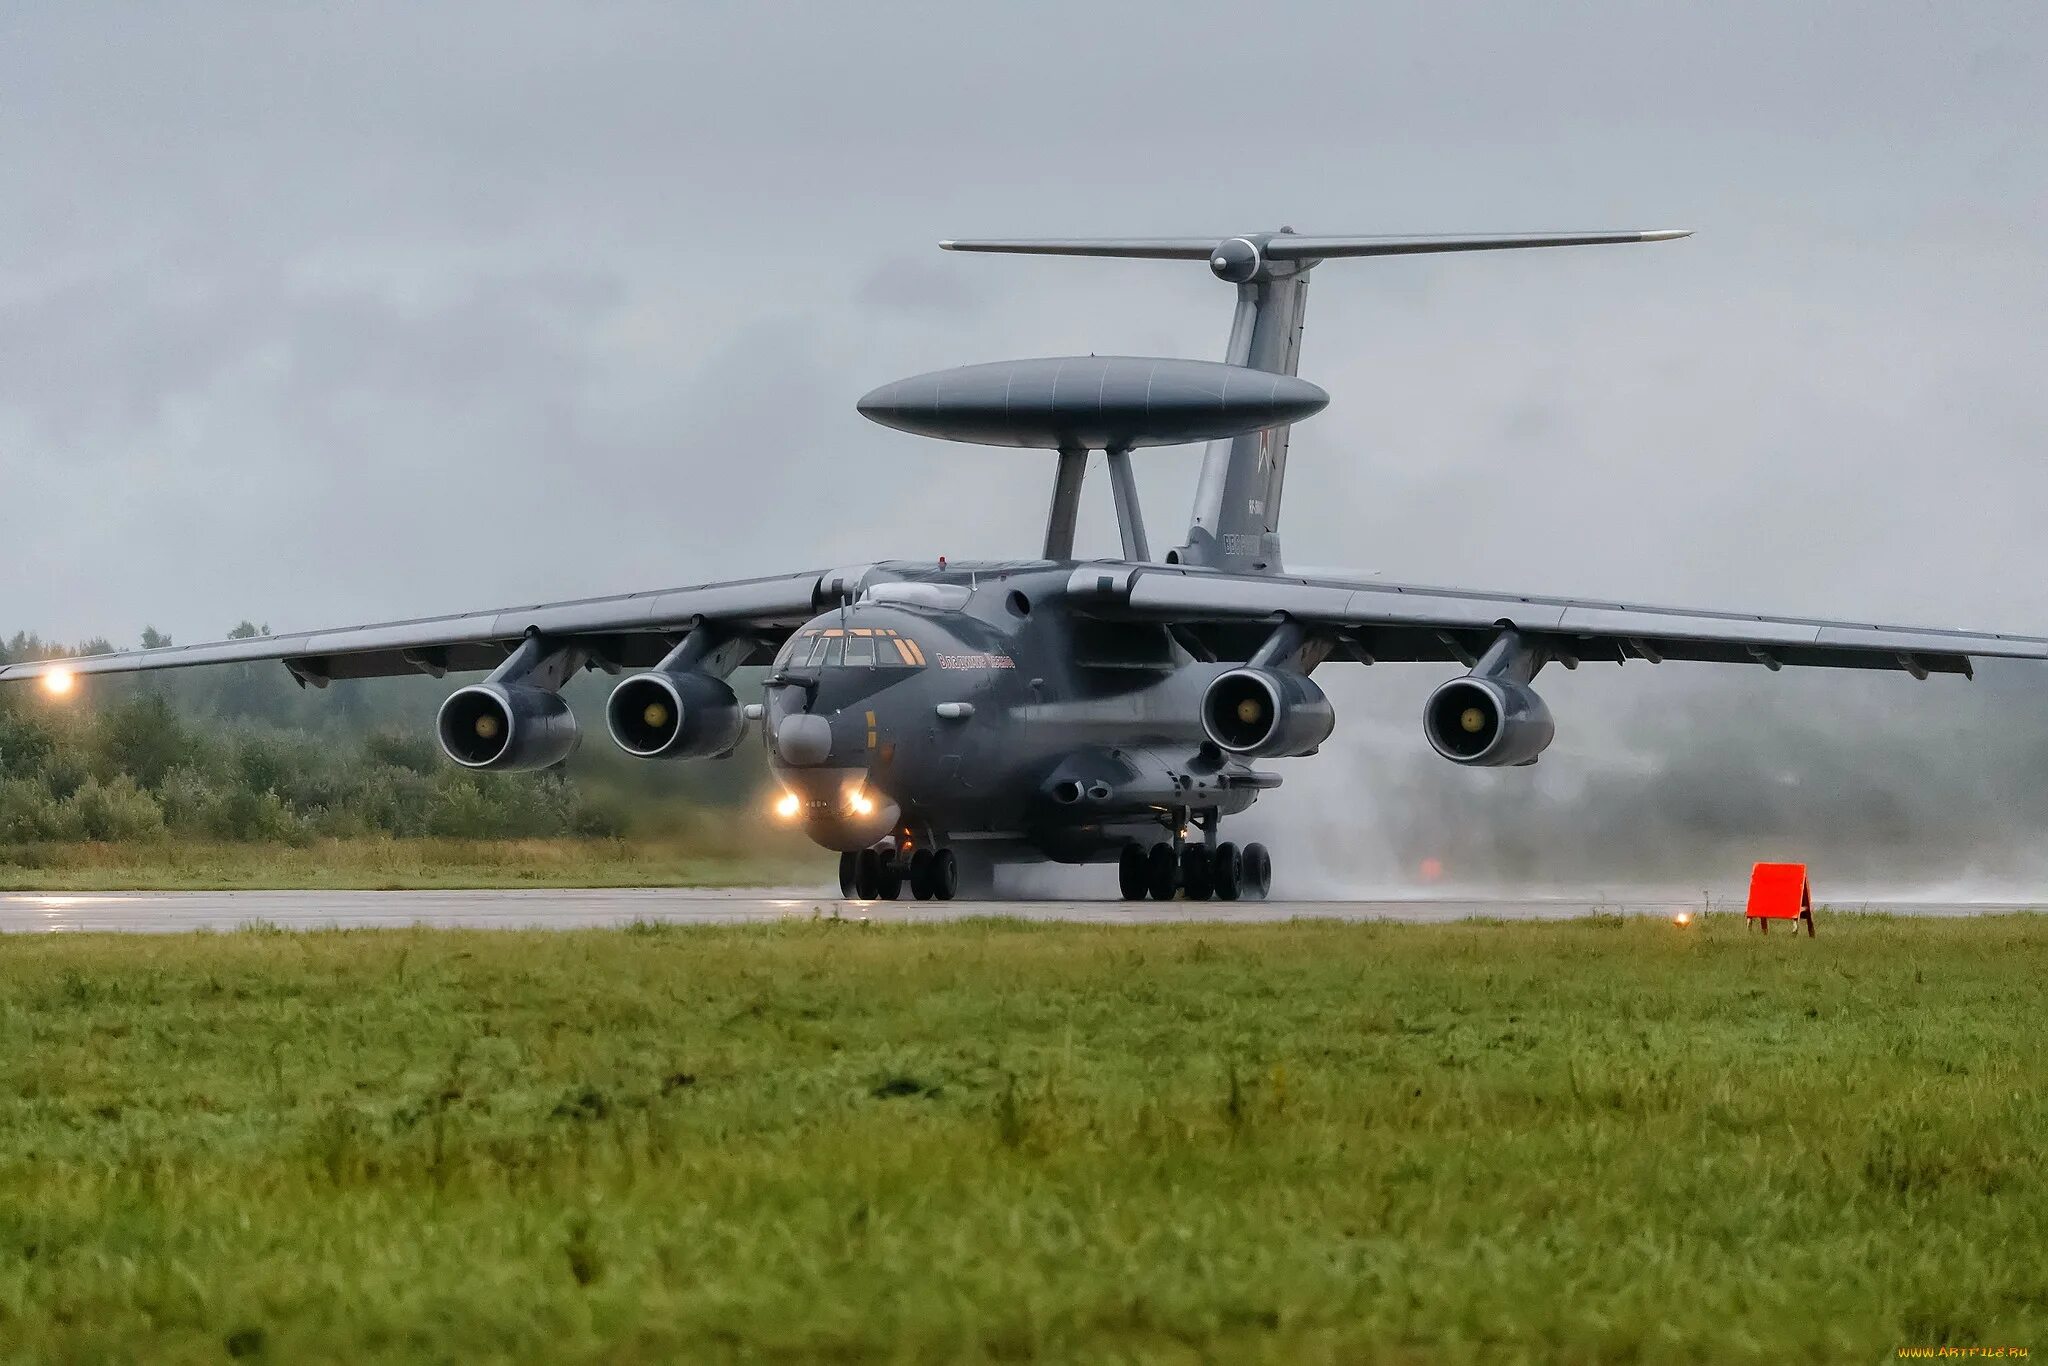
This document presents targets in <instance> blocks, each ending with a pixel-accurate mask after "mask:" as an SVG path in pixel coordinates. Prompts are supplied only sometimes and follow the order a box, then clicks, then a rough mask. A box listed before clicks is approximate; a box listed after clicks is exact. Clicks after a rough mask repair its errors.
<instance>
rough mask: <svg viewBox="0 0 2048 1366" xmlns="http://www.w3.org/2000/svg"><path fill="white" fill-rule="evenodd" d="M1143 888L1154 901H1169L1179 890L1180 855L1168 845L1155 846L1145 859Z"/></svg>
mask: <svg viewBox="0 0 2048 1366" xmlns="http://www.w3.org/2000/svg"><path fill="white" fill-rule="evenodd" d="M1145 886H1146V890H1148V891H1149V892H1151V893H1152V899H1153V900H1154V901H1171V900H1173V894H1174V893H1175V892H1177V891H1179V890H1180V855H1178V854H1176V853H1174V852H1173V846H1172V845H1170V844H1155V845H1153V846H1152V852H1151V853H1150V854H1148V855H1147V856H1146V858H1145Z"/></svg>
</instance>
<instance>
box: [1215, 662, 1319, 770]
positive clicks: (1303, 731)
mask: <svg viewBox="0 0 2048 1366" xmlns="http://www.w3.org/2000/svg"><path fill="white" fill-rule="evenodd" d="M1336 728H1337V713H1336V711H1335V710H1334V709H1333V708H1332V707H1331V706H1330V699H1329V698H1327V697H1325V696H1323V690H1322V689H1321V688H1319V687H1317V686H1316V685H1315V684H1314V683H1312V682H1310V681H1309V679H1308V678H1307V677H1306V676H1304V675H1302V674H1297V673H1283V672H1281V671H1279V670H1276V669H1232V670H1230V671H1229V672H1228V673H1222V674H1218V675H1217V676H1216V678H1215V681H1213V682H1212V683H1210V684H1209V688H1208V691H1206V692H1204V693H1203V694H1202V731H1203V733H1204V734H1206V735H1207V736H1208V737H1209V738H1210V739H1211V740H1213V741H1214V742H1215V743H1216V744H1217V746H1218V747H1219V748H1221V749H1224V750H1226V751H1228V752H1229V753H1231V754H1239V755H1245V756H1247V757H1252V756H1256V757H1263V758H1272V759H1285V758H1289V757H1292V756H1295V755H1301V754H1313V753H1315V751H1316V747H1317V746H1318V745H1320V744H1322V743H1323V741H1325V740H1327V739H1329V738H1330V732H1331V731H1333V730H1335V729H1336Z"/></svg>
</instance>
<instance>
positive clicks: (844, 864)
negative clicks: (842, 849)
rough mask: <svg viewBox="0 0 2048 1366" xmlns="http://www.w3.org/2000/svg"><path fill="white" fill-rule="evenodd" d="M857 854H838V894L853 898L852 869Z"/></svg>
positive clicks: (849, 899) (848, 898) (849, 898)
mask: <svg viewBox="0 0 2048 1366" xmlns="http://www.w3.org/2000/svg"><path fill="white" fill-rule="evenodd" d="M856 860H857V856H856V855H854V854H851V853H847V854H841V855H840V856H839V895H841V896H843V897H845V898H846V899H847V900H848V901H851V900H853V870H854V864H855V862H856Z"/></svg>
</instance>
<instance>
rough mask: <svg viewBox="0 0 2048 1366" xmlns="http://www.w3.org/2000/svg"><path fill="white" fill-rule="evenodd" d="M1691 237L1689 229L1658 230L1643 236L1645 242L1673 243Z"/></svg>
mask: <svg viewBox="0 0 2048 1366" xmlns="http://www.w3.org/2000/svg"><path fill="white" fill-rule="evenodd" d="M1690 236H1692V229H1691V228H1659V229H1657V230H1656V231H1655V232H1646V233H1644V234H1643V240H1644V241H1645V242H1673V241H1676V240H1677V239H1679V238H1681V237H1690Z"/></svg>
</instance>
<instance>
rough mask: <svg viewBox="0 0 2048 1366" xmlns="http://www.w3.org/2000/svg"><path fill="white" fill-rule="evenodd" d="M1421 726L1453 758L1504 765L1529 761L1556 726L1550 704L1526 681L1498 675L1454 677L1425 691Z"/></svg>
mask: <svg viewBox="0 0 2048 1366" xmlns="http://www.w3.org/2000/svg"><path fill="white" fill-rule="evenodd" d="M1422 729H1423V731H1424V733H1425V734H1427V735H1428V736H1429V743H1430V745H1431V746H1432V747H1433V748H1434V749H1435V750H1436V752H1437V753H1438V754H1441V755H1443V756H1444V758H1446V759H1449V760H1450V761H1451V762H1452V763H1454V764H1471V765H1473V766H1474V767H1477V768H1507V767H1510V766H1511V765H1514V764H1533V763H1535V762H1536V756H1537V755H1539V754H1541V753H1542V752H1543V751H1544V750H1545V749H1546V748H1548V747H1549V745H1550V740H1551V737H1552V736H1554V735H1555V734H1557V727H1556V726H1555V725H1554V724H1552V722H1551V720H1550V708H1549V707H1546V706H1545V705H1543V699H1542V698H1540V697H1538V696H1537V695H1536V694H1535V693H1534V692H1533V691H1532V690H1531V689H1530V688H1529V686H1528V685H1527V684H1525V683H1511V682H1508V681H1507V680H1505V679H1499V678H1471V677H1467V678H1454V679H1452V680H1451V681H1450V682H1448V683H1446V684H1444V685H1443V686H1442V687H1440V688H1438V689H1437V690H1436V691H1435V692H1433V693H1431V694H1430V695H1429V702H1428V704H1427V705H1426V706H1424V707H1423V709H1422Z"/></svg>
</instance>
